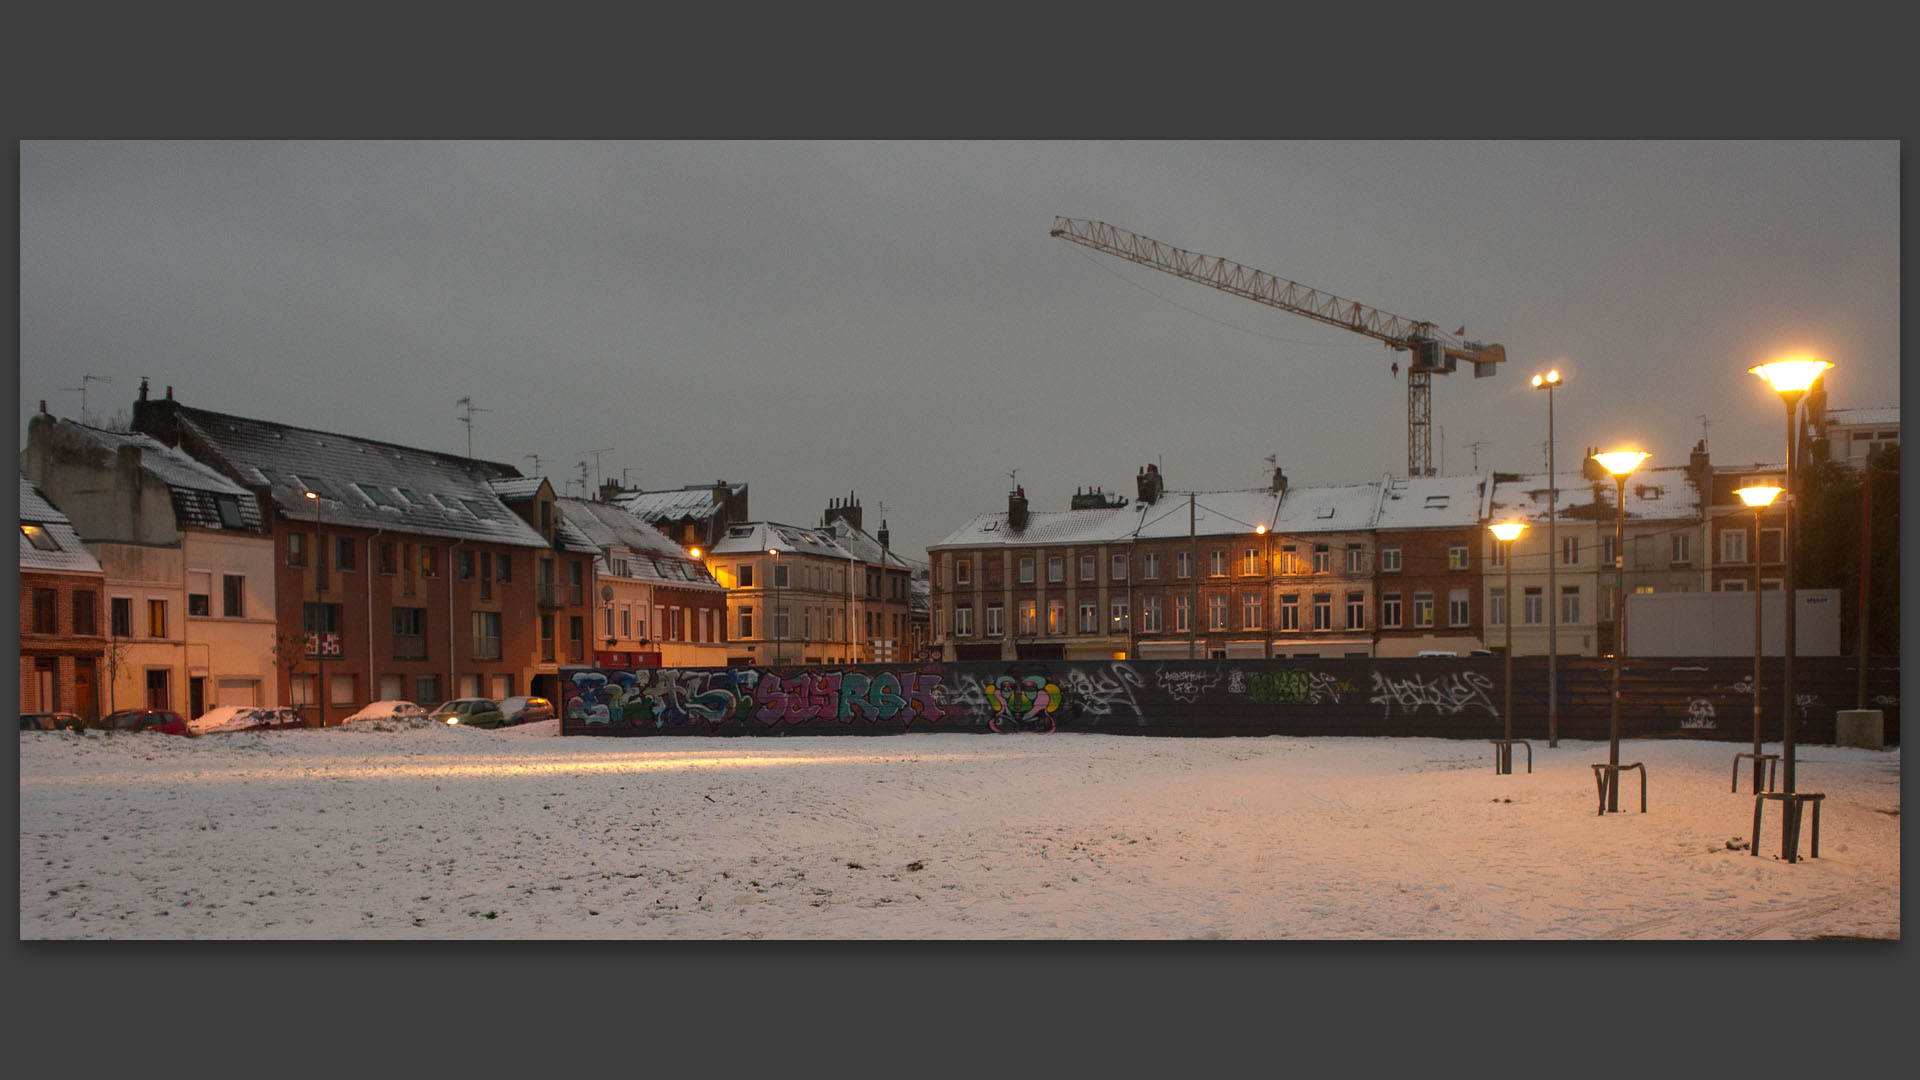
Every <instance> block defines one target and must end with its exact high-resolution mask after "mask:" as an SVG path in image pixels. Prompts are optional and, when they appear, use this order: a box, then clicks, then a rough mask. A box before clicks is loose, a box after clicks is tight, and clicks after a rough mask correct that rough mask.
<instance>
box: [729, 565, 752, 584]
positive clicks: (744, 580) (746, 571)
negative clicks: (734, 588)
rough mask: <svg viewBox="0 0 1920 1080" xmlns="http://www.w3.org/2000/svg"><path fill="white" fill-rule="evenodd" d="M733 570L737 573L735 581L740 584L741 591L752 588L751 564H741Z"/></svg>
mask: <svg viewBox="0 0 1920 1080" xmlns="http://www.w3.org/2000/svg"><path fill="white" fill-rule="evenodd" d="M734 569H735V571H736V572H737V580H738V581H739V582H740V587H741V588H743V589H751V588H753V564H752V563H741V564H740V565H739V566H737V567H735V568H734Z"/></svg>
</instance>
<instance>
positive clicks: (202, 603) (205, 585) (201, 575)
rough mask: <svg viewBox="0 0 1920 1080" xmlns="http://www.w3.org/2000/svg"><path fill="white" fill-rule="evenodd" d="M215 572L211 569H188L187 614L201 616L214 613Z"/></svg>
mask: <svg viewBox="0 0 1920 1080" xmlns="http://www.w3.org/2000/svg"><path fill="white" fill-rule="evenodd" d="M212 593H213V572H212V571H210V570H189V571H187V614H189V615H194V616H200V615H212V614H213V597H212V595H211V594H212Z"/></svg>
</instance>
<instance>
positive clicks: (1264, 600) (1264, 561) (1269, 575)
mask: <svg viewBox="0 0 1920 1080" xmlns="http://www.w3.org/2000/svg"><path fill="white" fill-rule="evenodd" d="M1253 533H1254V535H1255V536H1258V537H1260V538H1261V550H1260V566H1261V569H1262V570H1263V571H1264V577H1265V579H1266V580H1265V583H1264V584H1263V585H1262V586H1261V588H1260V605H1261V606H1262V607H1264V608H1266V612H1265V613H1264V615H1263V617H1264V618H1265V619H1266V620H1267V622H1266V627H1267V629H1266V630H1265V632H1263V633H1262V634H1261V635H1260V636H1261V637H1264V638H1266V639H1267V640H1266V653H1267V659H1269V660H1271V659H1273V631H1274V624H1273V622H1272V620H1273V618H1274V617H1275V616H1276V615H1278V614H1279V611H1280V606H1279V605H1278V604H1276V603H1275V602H1274V596H1273V537H1272V536H1270V535H1268V533H1267V526H1266V525H1265V523H1262V524H1259V525H1255V526H1254V527H1253Z"/></svg>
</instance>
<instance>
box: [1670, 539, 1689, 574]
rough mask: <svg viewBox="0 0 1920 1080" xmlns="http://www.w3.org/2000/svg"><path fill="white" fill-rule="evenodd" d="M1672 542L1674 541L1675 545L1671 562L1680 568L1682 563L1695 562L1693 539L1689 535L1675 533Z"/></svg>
mask: <svg viewBox="0 0 1920 1080" xmlns="http://www.w3.org/2000/svg"><path fill="white" fill-rule="evenodd" d="M1672 540H1673V545H1672V550H1673V558H1672V560H1671V561H1672V563H1673V564H1674V565H1675V566H1678V565H1680V564H1681V563H1690V562H1692V561H1693V537H1692V536H1690V535H1688V534H1687V533H1674V534H1673V537H1672Z"/></svg>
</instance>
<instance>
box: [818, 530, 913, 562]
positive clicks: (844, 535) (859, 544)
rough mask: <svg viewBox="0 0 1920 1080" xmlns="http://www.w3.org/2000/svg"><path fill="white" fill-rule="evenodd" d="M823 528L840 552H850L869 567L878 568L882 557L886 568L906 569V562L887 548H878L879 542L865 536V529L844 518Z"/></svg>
mask: <svg viewBox="0 0 1920 1080" xmlns="http://www.w3.org/2000/svg"><path fill="white" fill-rule="evenodd" d="M823 528H824V529H825V530H826V531H827V532H829V533H832V534H833V538H834V542H835V543H837V544H839V545H840V547H841V549H842V550H845V551H850V552H852V553H853V557H854V558H856V559H858V560H860V561H861V562H863V563H866V564H867V565H869V566H879V565H880V561H881V559H882V558H883V557H884V558H885V560H886V563H887V565H888V566H897V567H899V568H901V569H903V570H904V569H907V561H906V560H905V559H902V558H901V557H900V556H899V555H898V554H896V553H895V552H893V551H892V550H890V549H888V548H883V547H881V546H880V541H879V540H878V539H876V538H874V537H872V536H869V535H868V534H867V531H866V530H865V529H861V528H857V527H855V526H854V524H853V523H852V522H850V521H848V520H847V519H846V518H835V519H833V520H832V521H830V522H828V523H827V524H826V525H825V526H823Z"/></svg>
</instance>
